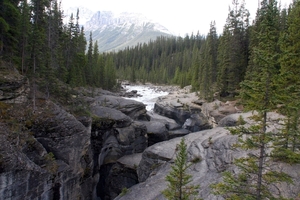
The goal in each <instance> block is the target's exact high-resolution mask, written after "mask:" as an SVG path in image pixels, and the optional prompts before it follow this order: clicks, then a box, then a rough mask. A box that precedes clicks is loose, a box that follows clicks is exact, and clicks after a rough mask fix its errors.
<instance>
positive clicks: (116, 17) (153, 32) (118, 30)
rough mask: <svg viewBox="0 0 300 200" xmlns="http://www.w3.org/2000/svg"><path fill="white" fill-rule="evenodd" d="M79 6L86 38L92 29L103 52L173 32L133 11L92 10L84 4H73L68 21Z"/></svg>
mask: <svg viewBox="0 0 300 200" xmlns="http://www.w3.org/2000/svg"><path fill="white" fill-rule="evenodd" d="M77 9H79V23H80V25H83V26H84V30H85V32H86V33H85V35H86V37H87V40H89V35H90V34H89V32H92V37H93V38H92V39H93V41H94V42H95V41H97V42H98V47H99V51H100V52H103V51H113V50H120V49H124V48H126V47H128V46H135V45H137V44H138V43H147V42H149V41H150V40H155V39H156V38H157V37H160V36H171V35H172V33H171V32H170V31H169V30H168V29H167V28H166V27H164V26H163V25H161V24H159V23H157V22H154V21H153V20H151V19H148V18H147V17H145V16H144V15H143V14H141V13H134V12H121V13H114V12H112V11H97V12H93V11H91V10H89V9H86V8H84V7H79V8H75V7H73V8H69V9H68V10H67V12H66V18H65V22H67V20H69V18H70V15H71V13H73V15H76V13H77Z"/></svg>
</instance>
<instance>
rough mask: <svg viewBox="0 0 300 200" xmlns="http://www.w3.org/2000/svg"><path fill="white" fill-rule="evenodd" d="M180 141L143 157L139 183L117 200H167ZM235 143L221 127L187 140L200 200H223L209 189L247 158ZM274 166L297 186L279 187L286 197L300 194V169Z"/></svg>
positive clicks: (156, 147)
mask: <svg viewBox="0 0 300 200" xmlns="http://www.w3.org/2000/svg"><path fill="white" fill-rule="evenodd" d="M180 139H181V138H175V139H172V140H169V141H165V142H161V143H157V144H155V145H153V146H151V147H148V148H147V149H146V150H145V151H144V153H143V155H142V160H141V162H140V165H139V167H138V170H137V172H138V178H139V181H140V183H139V184H137V185H135V186H133V187H131V188H130V189H129V191H128V192H127V193H126V194H125V195H124V196H118V197H117V198H116V199H117V200H125V199H132V200H138V199H140V197H141V196H143V199H145V200H154V199H164V197H163V196H162V194H161V192H162V191H163V190H164V189H165V188H166V187H167V183H166V181H165V177H166V175H167V174H168V173H169V170H170V164H172V162H173V159H174V158H175V155H176V145H177V144H178V143H179V142H180ZM236 141H237V137H236V136H232V135H230V134H229V132H228V130H226V129H224V128H221V127H218V128H214V129H210V130H204V131H200V132H195V133H190V134H189V135H186V136H185V142H186V144H187V146H188V160H189V161H190V162H192V163H193V165H192V166H191V167H190V168H189V169H188V171H187V172H188V173H189V174H191V175H192V177H193V181H192V182H191V184H193V185H197V184H200V189H199V195H198V197H200V198H203V199H207V200H223V199H224V198H223V197H221V196H216V195H213V194H211V189H210V187H209V186H210V185H211V184H212V183H218V182H220V181H221V180H222V175H221V172H223V171H225V170H229V171H233V172H234V171H236V170H237V169H236V167H235V166H234V165H233V164H232V162H233V159H234V158H240V157H245V156H246V155H247V154H248V153H249V152H247V151H244V150H240V149H233V148H232V144H234V143H235V142H236ZM272 166H274V167H276V168H278V169H280V170H282V171H284V172H286V173H288V174H289V175H290V176H291V177H292V178H293V180H294V184H289V185H287V184H284V183H283V184H276V185H277V187H278V188H279V190H280V192H281V193H282V194H283V195H285V196H286V197H290V198H295V197H296V196H297V195H298V194H299V192H300V188H299V187H298V186H299V185H300V177H299V175H298V169H299V167H300V165H299V164H298V165H288V164H283V163H274V165H272ZM270 189H271V190H272V191H273V189H274V188H272V187H270ZM274 192H275V190H274ZM144 194H147V195H144Z"/></svg>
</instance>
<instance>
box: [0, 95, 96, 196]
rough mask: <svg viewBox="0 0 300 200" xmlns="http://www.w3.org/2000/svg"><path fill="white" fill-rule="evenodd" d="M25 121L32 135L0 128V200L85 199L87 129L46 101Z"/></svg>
mask: <svg viewBox="0 0 300 200" xmlns="http://www.w3.org/2000/svg"><path fill="white" fill-rule="evenodd" d="M41 103H42V106H41ZM23 111H26V110H23ZM20 119H22V118H20ZM26 120H27V121H26V123H25V124H26V126H27V128H28V129H29V130H30V132H31V134H28V133H27V132H22V131H20V132H18V131H17V132H11V131H12V129H11V127H8V125H9V124H7V125H5V124H2V125H1V128H0V130H1V131H4V133H1V134H0V135H1V145H0V151H1V159H0V160H1V161H0V165H1V167H0V168H1V173H0V180H1V188H0V199H64V198H67V197H68V198H70V199H76V198H78V197H80V198H82V199H88V198H89V197H90V196H91V195H90V194H91V192H92V190H91V188H92V187H91V186H92V178H91V175H92V174H91V169H92V157H91V156H92V154H91V151H90V134H89V129H90V127H85V126H84V125H83V124H82V123H81V122H79V121H78V120H77V119H76V118H75V117H74V116H73V115H70V114H69V113H67V112H66V111H64V110H63V109H61V108H60V107H58V106H57V105H55V104H54V103H52V102H51V101H43V102H37V105H36V110H35V113H34V115H33V116H32V117H31V118H30V119H26ZM20 127H21V128H22V129H24V127H22V126H20ZM23 131H24V130H23ZM12 136H13V137H12Z"/></svg>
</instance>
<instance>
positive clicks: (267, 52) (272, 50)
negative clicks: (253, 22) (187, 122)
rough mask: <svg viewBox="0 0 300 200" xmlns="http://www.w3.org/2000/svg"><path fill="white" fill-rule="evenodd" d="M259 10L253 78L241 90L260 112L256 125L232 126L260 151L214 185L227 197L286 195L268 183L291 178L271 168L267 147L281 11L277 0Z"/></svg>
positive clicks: (239, 161) (244, 98)
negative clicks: (271, 188)
mask: <svg viewBox="0 0 300 200" xmlns="http://www.w3.org/2000/svg"><path fill="white" fill-rule="evenodd" d="M258 14H259V16H258V18H259V22H260V23H259V26H258V29H257V30H259V32H257V34H256V37H257V40H258V43H257V45H256V46H255V49H254V51H253V55H252V57H251V58H252V59H253V60H252V62H253V64H254V66H255V67H254V68H253V69H252V71H251V76H252V78H251V79H247V80H245V81H243V82H242V84H241V93H240V96H241V98H242V102H243V103H244V106H245V109H246V110H256V111H257V112H258V114H257V115H256V116H254V119H255V120H256V123H257V125H253V126H250V127H248V128H245V127H237V128H235V129H231V132H232V133H233V134H237V135H238V136H239V137H240V140H239V143H240V145H239V146H240V147H241V148H245V149H247V150H248V149H253V150H257V152H258V153H255V152H254V153H253V156H249V157H245V158H240V159H236V160H235V165H236V166H237V167H238V168H239V170H240V172H239V173H238V174H237V175H235V174H232V173H230V172H226V173H225V174H224V180H223V182H222V183H219V184H216V185H213V188H214V189H215V192H216V194H222V195H225V196H226V197H227V198H228V199H256V200H261V199H284V198H283V197H280V196H279V197H277V196H275V195H274V194H273V193H271V192H270V190H269V187H270V186H271V184H272V183H278V182H281V181H286V182H289V183H290V182H291V179H290V178H289V176H287V175H286V174H284V173H282V172H278V171H273V170H272V169H270V165H269V161H270V159H268V158H269V155H268V154H267V151H266V150H267V149H268V148H270V144H272V141H274V134H273V133H272V132H269V131H268V130H267V118H268V112H269V111H272V110H273V109H274V108H276V103H277V99H276V98H275V97H276V75H277V74H278V72H279V69H278V55H279V52H278V37H279V23H278V14H279V11H278V8H277V3H276V1H275V0H270V1H267V0H263V1H262V7H261V10H260V11H259V12H258ZM253 76H254V77H253ZM245 134H246V135H245Z"/></svg>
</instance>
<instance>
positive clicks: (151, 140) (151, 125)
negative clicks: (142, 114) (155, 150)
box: [143, 121, 169, 146]
mask: <svg viewBox="0 0 300 200" xmlns="http://www.w3.org/2000/svg"><path fill="white" fill-rule="evenodd" d="M143 123H144V124H145V125H146V127H147V135H148V146H151V145H153V144H155V143H158V142H162V141H165V140H167V139H168V135H169V134H168V129H167V128H166V125H165V124H164V123H161V122H158V121H149V122H148V121H145V122H143Z"/></svg>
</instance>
